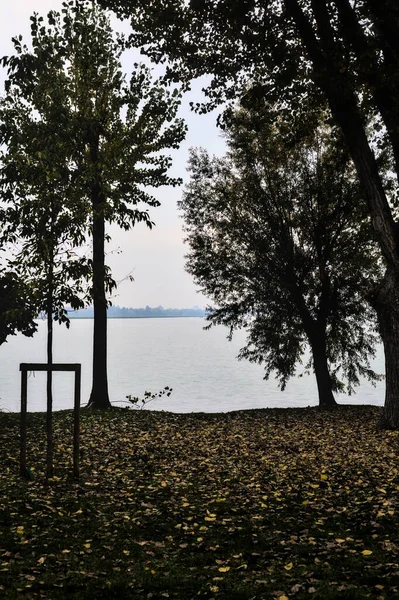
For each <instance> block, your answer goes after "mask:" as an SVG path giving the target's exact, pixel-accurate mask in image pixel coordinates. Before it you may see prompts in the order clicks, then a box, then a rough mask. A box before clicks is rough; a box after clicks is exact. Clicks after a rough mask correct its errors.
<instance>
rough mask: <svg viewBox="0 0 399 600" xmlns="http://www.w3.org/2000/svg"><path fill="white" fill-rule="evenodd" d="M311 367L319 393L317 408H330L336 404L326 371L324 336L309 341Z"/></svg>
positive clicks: (329, 377)
mask: <svg viewBox="0 0 399 600" xmlns="http://www.w3.org/2000/svg"><path fill="white" fill-rule="evenodd" d="M310 344H311V348H312V355H313V366H314V372H315V376H316V381H317V390H318V393H319V406H322V407H332V406H336V405H337V403H336V401H335V398H334V394H333V391H332V381H331V376H330V371H329V370H328V359H327V352H326V340H325V337H324V336H320V338H319V337H317V338H316V337H315V336H313V339H311V340H310Z"/></svg>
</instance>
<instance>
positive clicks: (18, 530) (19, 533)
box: [17, 525, 24, 535]
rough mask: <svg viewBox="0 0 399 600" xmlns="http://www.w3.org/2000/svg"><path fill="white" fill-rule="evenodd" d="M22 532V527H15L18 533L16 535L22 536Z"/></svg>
mask: <svg viewBox="0 0 399 600" xmlns="http://www.w3.org/2000/svg"><path fill="white" fill-rule="evenodd" d="M23 532H24V528H23V526H22V525H20V526H19V527H17V533H18V535H22V534H23Z"/></svg>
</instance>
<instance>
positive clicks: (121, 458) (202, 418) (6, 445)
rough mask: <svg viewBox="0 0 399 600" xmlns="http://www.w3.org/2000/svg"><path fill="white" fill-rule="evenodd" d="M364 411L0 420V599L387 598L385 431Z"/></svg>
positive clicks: (390, 451)
mask: <svg viewBox="0 0 399 600" xmlns="http://www.w3.org/2000/svg"><path fill="white" fill-rule="evenodd" d="M378 414H379V409H378V408H376V407H366V406H359V407H341V408H339V409H337V410H334V411H331V412H325V411H321V410H318V409H315V408H309V409H266V410H252V411H240V412H234V413H229V414H217V415H210V414H208V415H206V414H190V415H175V414H171V413H160V412H149V411H129V410H127V409H126V410H124V409H113V410H111V411H109V412H105V413H90V414H87V413H84V414H83V415H82V440H81V446H82V458H81V469H82V478H81V480H80V481H79V482H78V483H77V482H74V481H73V479H72V478H71V474H70V473H71V454H72V452H71V445H72V415H71V413H70V412H59V413H56V414H55V415H54V430H55V443H56V452H55V466H56V469H55V472H56V477H54V478H53V480H51V481H50V482H47V483H46V481H45V478H44V474H43V471H44V454H45V441H44V419H45V416H44V415H43V414H32V415H29V430H28V435H29V449H28V460H29V463H28V464H29V466H30V467H31V468H32V469H33V470H34V471H33V472H34V479H33V480H32V481H29V482H27V481H22V480H20V479H19V478H18V475H17V474H18V452H19V450H18V444H19V442H18V415H14V414H6V413H0V438H1V439H0V465H1V469H0V595H1V598H3V599H4V600H6V599H11V598H18V599H19V598H27V599H30V598H48V599H51V600H56V599H59V598H68V599H70V598H71V599H72V598H74V599H86V598H90V599H92V600H103V599H115V598H118V599H126V600H127V599H136V598H143V599H144V598H145V599H149V600H150V599H153V600H158V599H163V598H175V599H180V600H185V599H191V598H196V599H197V598H207V599H211V598H214V599H215V600H219V599H220V600H222V599H223V600H227V599H228V600H250V599H252V600H260V599H268V598H271V599H273V598H276V599H283V600H284V599H286V598H288V599H298V600H300V599H304V598H306V599H309V600H314V599H323V600H329V599H333V598H339V599H348V600H349V599H359V598H377V599H385V598H398V597H399V548H398V546H399V519H398V515H399V512H398V506H397V505H398V502H399V500H398V489H399V463H398V455H399V437H398V436H399V433H398V432H391V431H390V432H382V431H378V430H376V428H375V423H376V421H377V418H378Z"/></svg>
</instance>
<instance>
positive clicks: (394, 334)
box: [374, 269, 399, 429]
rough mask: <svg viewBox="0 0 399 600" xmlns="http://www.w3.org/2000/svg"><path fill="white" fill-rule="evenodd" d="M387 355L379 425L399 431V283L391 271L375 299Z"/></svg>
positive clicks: (386, 275)
mask: <svg viewBox="0 0 399 600" xmlns="http://www.w3.org/2000/svg"><path fill="white" fill-rule="evenodd" d="M374 305H375V308H376V310H377V315H378V323H379V329H380V334H381V338H382V342H383V345H384V353H385V374H386V387H385V404H384V411H383V414H382V417H381V419H380V421H379V423H378V426H379V427H380V428H381V429H399V360H398V348H399V281H398V277H397V276H395V272H394V270H393V269H388V270H387V272H386V273H385V277H384V280H383V282H382V284H381V285H380V286H379V288H378V290H377V292H376V293H375V296H374Z"/></svg>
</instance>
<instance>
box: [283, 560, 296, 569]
mask: <svg viewBox="0 0 399 600" xmlns="http://www.w3.org/2000/svg"><path fill="white" fill-rule="evenodd" d="M293 566H294V565H293V564H292V562H290V563H288V564H287V565H284V569H285V570H286V571H291V569H292V567H293Z"/></svg>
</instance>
